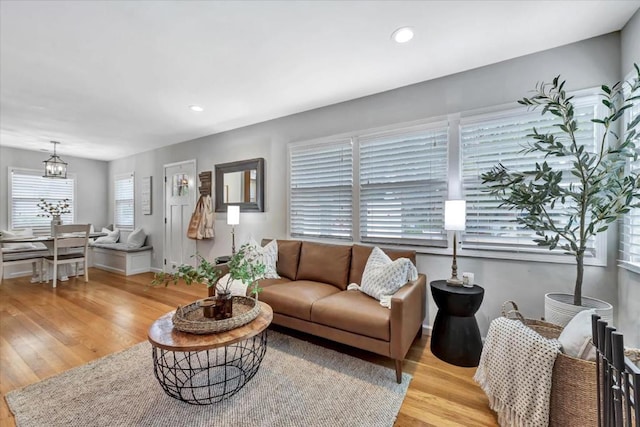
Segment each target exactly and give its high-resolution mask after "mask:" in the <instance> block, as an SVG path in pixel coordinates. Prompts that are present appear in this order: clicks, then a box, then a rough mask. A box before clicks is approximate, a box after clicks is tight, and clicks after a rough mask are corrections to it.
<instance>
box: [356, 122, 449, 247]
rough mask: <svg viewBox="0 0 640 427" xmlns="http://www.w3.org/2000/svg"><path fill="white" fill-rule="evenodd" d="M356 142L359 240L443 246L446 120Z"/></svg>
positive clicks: (367, 137) (445, 191) (444, 241)
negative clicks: (404, 131) (357, 150)
mask: <svg viewBox="0 0 640 427" xmlns="http://www.w3.org/2000/svg"><path fill="white" fill-rule="evenodd" d="M358 142H359V161H360V167H359V170H360V174H359V177H360V200H359V202H360V240H361V241H362V242H368V243H406V244H414V245H423V244H425V243H426V242H429V244H430V245H434V244H435V245H438V246H446V241H447V238H446V234H445V232H444V229H443V218H444V216H443V209H444V201H445V200H446V198H447V196H446V195H447V142H448V127H447V124H446V123H444V124H443V123H439V124H438V125H436V126H431V127H429V128H426V129H420V130H416V131H411V132H406V133H400V132H394V133H390V134H389V133H388V134H385V135H374V136H365V137H360V138H358Z"/></svg>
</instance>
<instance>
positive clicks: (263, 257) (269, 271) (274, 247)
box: [249, 238, 280, 279]
mask: <svg viewBox="0 0 640 427" xmlns="http://www.w3.org/2000/svg"><path fill="white" fill-rule="evenodd" d="M249 247H250V250H251V251H252V255H253V256H255V257H256V260H257V261H258V262H261V263H263V264H264V266H265V270H264V276H262V277H260V279H279V278H280V276H279V275H278V272H277V270H276V263H277V262H278V241H277V240H276V239H273V240H272V241H270V242H269V243H268V244H267V245H266V246H265V247H261V246H260V245H259V244H258V243H257V242H256V241H255V240H254V239H253V238H251V240H250V241H249Z"/></svg>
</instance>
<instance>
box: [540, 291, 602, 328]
mask: <svg viewBox="0 0 640 427" xmlns="http://www.w3.org/2000/svg"><path fill="white" fill-rule="evenodd" d="M592 308H593V309H595V310H596V314H598V316H600V318H602V320H604V321H606V322H607V323H608V324H609V325H612V324H613V306H612V305H611V304H609V303H608V302H606V301H602V300H599V299H596V298H591V297H585V296H583V297H582V305H573V295H572V294H564V293H558V292H552V293H548V294H545V296H544V320H546V321H547V322H550V323H554V324H556V325H560V326H566V325H567V323H569V321H570V320H571V319H573V316H575V315H576V314H578V313H580V312H581V311H583V310H589V309H592Z"/></svg>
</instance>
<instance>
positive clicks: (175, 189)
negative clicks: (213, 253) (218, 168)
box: [163, 160, 198, 273]
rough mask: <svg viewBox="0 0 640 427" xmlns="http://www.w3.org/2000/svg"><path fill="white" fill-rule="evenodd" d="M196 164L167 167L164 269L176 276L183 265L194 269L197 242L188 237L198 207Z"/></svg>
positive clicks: (189, 163)
mask: <svg viewBox="0 0 640 427" xmlns="http://www.w3.org/2000/svg"><path fill="white" fill-rule="evenodd" d="M195 177H196V161H195V160H187V161H184V162H180V163H171V164H168V165H164V200H165V201H164V268H163V270H164V271H165V272H169V273H171V272H173V271H175V269H176V268H177V267H178V266H179V265H180V264H190V265H195V261H196V260H195V258H194V257H193V255H195V253H196V241H195V240H192V239H189V238H188V237H187V228H189V220H190V219H191V214H192V213H193V210H194V209H195V206H196V192H197V191H198V189H197V188H196V180H195Z"/></svg>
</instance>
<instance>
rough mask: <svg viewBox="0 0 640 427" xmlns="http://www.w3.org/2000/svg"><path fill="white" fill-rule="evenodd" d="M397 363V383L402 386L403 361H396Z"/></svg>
mask: <svg viewBox="0 0 640 427" xmlns="http://www.w3.org/2000/svg"><path fill="white" fill-rule="evenodd" d="M395 362H396V382H397V383H398V384H402V360H398V359H395Z"/></svg>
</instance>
